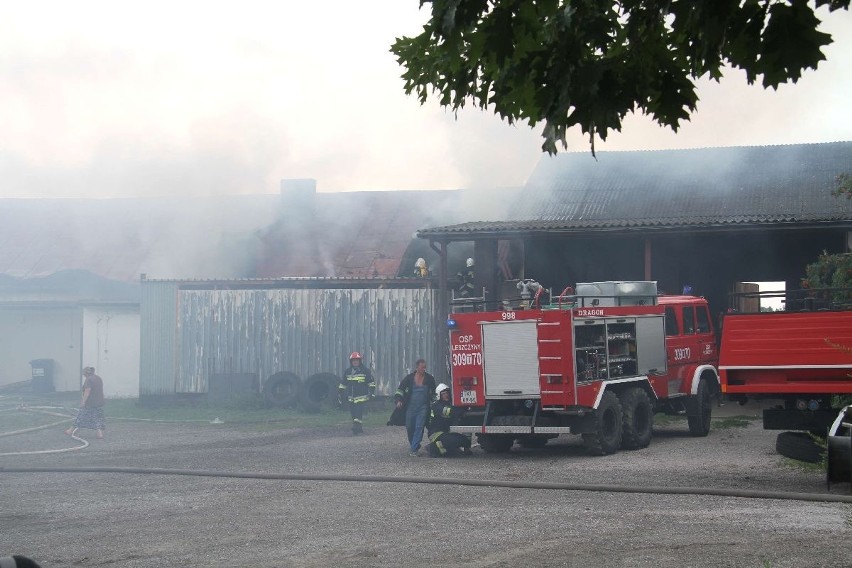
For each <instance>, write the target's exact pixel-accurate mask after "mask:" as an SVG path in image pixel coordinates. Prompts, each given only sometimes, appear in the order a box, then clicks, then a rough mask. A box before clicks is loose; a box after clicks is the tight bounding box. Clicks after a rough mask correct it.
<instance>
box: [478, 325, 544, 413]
mask: <svg viewBox="0 0 852 568" xmlns="http://www.w3.org/2000/svg"><path fill="white" fill-rule="evenodd" d="M503 313H504V314H512V315H516V314H517V312H503ZM482 368H483V377H484V379H485V397H486V399H501V398H503V399H516V398H526V399H535V398H539V397H540V396H541V387H540V384H539V357H538V321H536V320H534V319H512V320H509V321H505V320H504V321H496V322H483V323H482Z"/></svg>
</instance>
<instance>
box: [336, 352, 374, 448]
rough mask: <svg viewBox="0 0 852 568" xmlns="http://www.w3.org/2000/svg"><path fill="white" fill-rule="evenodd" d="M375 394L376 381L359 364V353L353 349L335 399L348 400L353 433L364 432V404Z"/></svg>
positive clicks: (368, 371)
mask: <svg viewBox="0 0 852 568" xmlns="http://www.w3.org/2000/svg"><path fill="white" fill-rule="evenodd" d="M375 396H376V381H375V380H374V379H373V375H372V373H370V369H367V368H366V367H364V366H363V365H362V364H361V354H360V353H358V352H357V351H353V352H352V354H351V355H349V368H348V369H346V371H344V372H343V378H342V379H341V381H340V384H339V385H338V388H337V400H338V401H339V402H340V404H343V403H344V402H346V401H349V414H350V415H351V416H352V433H353V434H361V433H363V432H364V424H363V419H364V406H365V405H366V404H367V401H368V400H370V399H372V398H375Z"/></svg>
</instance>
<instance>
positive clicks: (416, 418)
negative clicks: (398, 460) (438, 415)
mask: <svg viewBox="0 0 852 568" xmlns="http://www.w3.org/2000/svg"><path fill="white" fill-rule="evenodd" d="M414 366H415V370H414V372H413V373H410V374H408V375H406V376H405V378H404V379H402V381H401V382H400V383H399V388H397V389H396V393H395V394H394V399H395V401H396V405H395V406H396V408H395V410H394V414H395V415H404V416H405V422H404V424H405V428H406V430H407V433H408V449H409V455H411V456H417V455H419V451H420V442H421V441H422V440H423V429H424V428H425V427H426V426H427V425H428V423H429V407H430V405H431V403H432V393H433V392H435V377H433V376H432V375H430V374H429V373H427V372H426V361H425V360H423V359H418V360H417V362H416V363H415V364H414ZM391 420H392V421H394V417H393V416H392V417H391Z"/></svg>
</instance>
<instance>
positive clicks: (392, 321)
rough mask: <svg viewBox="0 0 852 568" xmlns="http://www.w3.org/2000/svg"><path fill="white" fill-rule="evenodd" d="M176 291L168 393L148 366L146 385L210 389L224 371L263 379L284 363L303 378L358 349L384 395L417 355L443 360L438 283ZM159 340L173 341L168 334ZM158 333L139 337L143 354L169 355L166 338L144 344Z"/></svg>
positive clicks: (341, 364)
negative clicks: (438, 350)
mask: <svg viewBox="0 0 852 568" xmlns="http://www.w3.org/2000/svg"><path fill="white" fill-rule="evenodd" d="M162 292H163V291H161V293H159V294H157V297H156V300H157V301H168V294H166V293H162ZM176 292H177V310H176V313H175V317H176V320H175V321H176V325H177V329H176V336H175V338H174V343H175V346H176V348H175V351H176V352H175V353H174V373H173V374H172V376H173V380H174V383H173V385H172V387H171V389H168V390H166V391H165V392H164V391H163V390H161V389H163V387H165V386H166V385H164V384H163V382H162V381H161V380H152V381H151V384H150V385H149V386H150V388H144V385H145V383H146V381H148V380H149V379H148V377H147V376H145V375H144V374H143V376H142V377H141V378H140V381H141V383H142V384H143V388H142V389H140V390H141V392H142V393H147V394H168V393H204V392H207V389H208V385H209V380H210V377H211V375H213V374H218V373H254V374H256V375H257V377H258V378H259V379H260V381H261V384H262V382H263V381H265V380H266V379H267V378H268V377H269V376H271V375H273V374H274V373H277V372H280V371H290V372H292V373H295V374H296V375H298V376H300V377H301V378H302V379H305V378H307V377H309V376H310V375H312V374H314V373H319V372H329V373H332V374H334V375H340V374H341V372H342V371H343V369H344V368H345V367H346V366H347V365H348V361H347V359H348V356H349V353H350V352H351V351H360V352H361V353H362V355H363V357H364V363H365V364H366V365H368V366H369V367H370V368H371V369H372V370H373V373H374V375H375V377H376V379H377V382H378V387H379V393H380V394H385V395H387V394H392V393H393V391H394V390H395V388H396V385H397V383H398V381H399V380H400V379H401V378H402V376H403V375H404V374H405V373H406V372H407V371H408V369H410V368H412V367H413V366H414V361H415V360H416V359H418V358H419V357H423V358H424V359H426V360H427V361H428V362H429V363H430V365H435V364H436V363H437V362H436V361H435V353H434V351H435V341H434V337H435V331H434V316H433V308H434V302H435V297H434V294H435V292H434V291H433V290H428V289H287V288H284V289H260V290H258V289H238V290H179V289H176ZM149 296H150V295H149ZM172 298H174V296H172ZM152 299H155V298H153V297H152ZM143 302H144V296H143ZM145 311H146V310H145V308H144V307H143V312H145ZM147 311H148V312H151V313H153V314H160V315H161V316H163V317H162V319H164V320H165V319H166V315H164V314H163V312H166V311H168V310H166V309H160V310H151V309H149V310H147ZM164 323H165V322H164ZM143 333H144V330H143ZM162 339H163V340H165V341H168V340H169V337H168V334H164V335H163V336H162ZM152 341H156V338H155V337H153V335H152V334H148V335H145V336H143V341H142V343H143V349H142V359H143V361H144V360H145V359H146V358H147V357H149V356H152V357H155V358H162V357H166V358H168V357H169V354H168V349H164V348H163V347H162V346H160V347H159V348H157V349H150V350H149V349H146V343H148V344H149V345H150V343H151V342H152ZM164 365H168V361H164V362H162V363H161V364H160V365H156V364H151V363H150V362H149V364H148V367H149V368H152V369H155V368H160V367H163V366H164ZM142 367H143V369H144V368H145V367H146V363H144V362H143V364H142Z"/></svg>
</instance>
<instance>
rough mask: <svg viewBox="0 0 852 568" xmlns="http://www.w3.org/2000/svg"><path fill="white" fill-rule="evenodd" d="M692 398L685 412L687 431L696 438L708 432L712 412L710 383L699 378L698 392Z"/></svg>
mask: <svg viewBox="0 0 852 568" xmlns="http://www.w3.org/2000/svg"><path fill="white" fill-rule="evenodd" d="M692 398H693V400H692V401H690V402H691V404H690V408H688V412H687V413H686V420H687V422H688V423H689V433H690V434H692V435H693V436H694V437H696V438H703V437H704V436H706V435H707V434H709V433H710V418H711V415H712V412H713V407H712V405H711V402H710V385H709V384H708V383H707V381H705V380H704V379H699V382H698V392H696V393H695V396H693V397H692Z"/></svg>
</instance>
